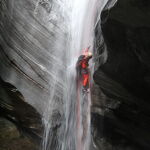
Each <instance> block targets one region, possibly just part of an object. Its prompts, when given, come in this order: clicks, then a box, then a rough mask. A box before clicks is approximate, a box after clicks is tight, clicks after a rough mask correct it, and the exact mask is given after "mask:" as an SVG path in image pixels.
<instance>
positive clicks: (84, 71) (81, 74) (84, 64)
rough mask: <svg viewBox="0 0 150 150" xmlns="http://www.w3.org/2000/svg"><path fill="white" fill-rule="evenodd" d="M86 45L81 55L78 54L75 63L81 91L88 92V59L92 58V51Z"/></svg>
mask: <svg viewBox="0 0 150 150" xmlns="http://www.w3.org/2000/svg"><path fill="white" fill-rule="evenodd" d="M89 48H90V47H88V48H87V49H86V51H85V52H84V54H83V55H80V56H79V58H78V61H77V64H76V69H77V78H78V79H79V80H81V82H82V86H83V92H88V89H89V77H90V72H89V68H88V66H89V60H90V59H91V58H92V53H91V52H89Z"/></svg>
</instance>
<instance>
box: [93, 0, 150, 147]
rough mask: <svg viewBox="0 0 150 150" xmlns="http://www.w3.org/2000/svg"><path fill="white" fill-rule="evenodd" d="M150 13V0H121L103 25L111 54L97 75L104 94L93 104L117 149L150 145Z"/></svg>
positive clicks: (100, 128) (100, 132)
mask: <svg viewBox="0 0 150 150" xmlns="http://www.w3.org/2000/svg"><path fill="white" fill-rule="evenodd" d="M107 14H108V13H106V12H105V16H106V17H108V15H107ZM149 15H150V5H149V1H142V0H138V1H134V0H127V1H123V0H118V3H117V4H116V6H115V7H114V8H113V9H111V11H110V12H109V17H108V18H107V21H106V22H104V23H103V24H102V32H103V36H104V39H105V42H106V45H107V49H108V59H107V61H106V63H105V64H103V65H102V66H100V67H99V69H98V70H97V71H96V72H95V74H94V80H95V82H96V83H97V84H98V85H99V87H100V90H101V93H102V94H101V95H103V96H101V97H100V98H99V107H97V106H98V105H97V104H96V103H93V123H94V125H95V128H96V129H97V130H98V131H97V132H96V134H97V137H100V138H103V137H105V139H107V142H109V143H111V145H112V147H115V148H116V149H117V147H118V146H119V147H120V149H126V148H127V147H126V146H127V145H128V148H130V149H136V150H137V149H140V150H141V149H149V148H150V144H149V143H150V140H149V139H150V130H149V126H150V118H149V114H150V109H149V108H150V102H149V98H150V95H149V92H150V51H149V49H150V44H149V43H150V42H149V41H150V24H149V19H147V18H149ZM97 40H98V39H97ZM96 102H97V103H98V101H96ZM114 103H115V104H117V105H116V106H115V107H112V106H113V105H114ZM98 109H99V110H101V111H96V110H98ZM98 119H99V120H101V123H103V126H101V125H100V124H101V123H99V122H97V121H96V120H98ZM108 149H111V148H108Z"/></svg>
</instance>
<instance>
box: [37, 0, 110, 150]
mask: <svg viewBox="0 0 150 150" xmlns="http://www.w3.org/2000/svg"><path fill="white" fill-rule="evenodd" d="M61 2H62V3H61V7H59V9H57V11H58V10H59V11H58V12H59V13H60V12H61V11H62V12H63V15H64V16H65V15H66V16H65V17H66V18H67V19H66V18H65V19H64V22H65V23H66V24H67V25H68V27H67V29H68V31H67V35H66V38H68V45H67V46H66V49H64V50H61V52H60V51H57V50H56V51H55V53H54V54H56V55H55V56H57V61H60V62H61V64H62V66H59V65H58V64H57V63H55V62H54V63H53V67H52V68H51V71H52V72H53V74H54V76H55V77H56V78H55V80H53V84H51V85H52V86H51V87H50V93H51V94H50V97H49V103H48V105H47V108H46V109H45V113H44V124H45V132H44V140H43V150H49V149H51V148H52V149H55V150H88V149H89V148H90V140H91V133H90V106H91V94H90V93H89V94H85V95H84V96H83V94H82V92H81V87H76V71H75V64H76V61H77V58H78V56H79V55H81V54H82V52H83V51H82V50H83V49H85V48H86V47H88V46H89V45H90V46H91V51H92V52H93V53H95V52H94V51H93V40H94V27H95V26H96V23H97V20H98V19H100V18H99V14H100V13H101V11H102V10H103V8H104V7H105V5H106V4H107V2H108V0H102V1H99V0H92V1H90V0H82V1H80V0H74V1H70V0H64V1H61ZM38 3H39V2H38ZM62 4H63V5H62ZM57 5H60V3H58V1H57ZM37 7H38V5H37ZM54 8H55V7H54ZM54 8H53V7H52V9H51V11H53V9H54ZM36 11H37V10H36ZM58 12H55V13H57V14H58ZM55 15H56V14H55ZM57 19H59V18H57ZM59 26H60V24H59ZM57 42H58V40H57V41H56V45H57ZM59 50H60V49H59ZM62 53H64V55H63V56H62V55H61V54H62ZM64 58H66V61H65V62H63V60H64ZM92 67H93V65H91V68H92ZM60 73H63V74H65V75H66V76H63V75H62V74H60ZM91 77H92V75H91ZM59 81H60V83H59ZM60 84H61V85H62V87H61V88H62V89H60V88H59V85H60ZM60 91H63V92H60ZM59 93H61V94H59ZM59 95H60V96H59ZM61 103H62V104H61ZM60 107H61V108H60Z"/></svg>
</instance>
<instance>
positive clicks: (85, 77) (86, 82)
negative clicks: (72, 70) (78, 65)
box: [82, 74, 89, 89]
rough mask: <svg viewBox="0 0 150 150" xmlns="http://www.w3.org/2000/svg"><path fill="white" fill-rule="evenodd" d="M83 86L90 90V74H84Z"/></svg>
mask: <svg viewBox="0 0 150 150" xmlns="http://www.w3.org/2000/svg"><path fill="white" fill-rule="evenodd" d="M82 85H83V87H84V88H86V89H88V88H89V74H83V82H82Z"/></svg>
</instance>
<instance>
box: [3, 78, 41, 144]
mask: <svg viewBox="0 0 150 150" xmlns="http://www.w3.org/2000/svg"><path fill="white" fill-rule="evenodd" d="M0 114H1V116H2V117H5V118H7V119H8V120H10V121H12V122H13V123H14V124H15V125H16V126H17V127H18V128H19V129H20V131H22V132H23V133H26V134H27V135H29V136H30V137H32V138H34V140H35V141H36V142H39V141H40V140H41V138H42V131H43V126H42V121H41V116H40V114H39V113H38V112H37V111H36V110H35V108H33V107H32V106H31V105H29V104H28V103H26V102H25V101H24V97H23V95H22V94H21V93H20V92H19V91H18V89H17V88H16V87H14V86H13V85H11V84H10V83H6V82H4V81H3V80H2V79H1V78H0ZM3 124H4V125H6V126H7V123H5V122H0V126H1V125H3ZM8 125H9V123H8ZM13 130H16V129H14V128H13ZM18 132H19V131H18V130H17V131H16V132H15V134H17V135H18ZM5 134H8V133H7V132H6V131H5V133H4V136H5ZM15 134H14V135H13V133H12V136H15ZM2 136H3V134H2ZM9 136H10V137H11V135H9Z"/></svg>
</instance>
